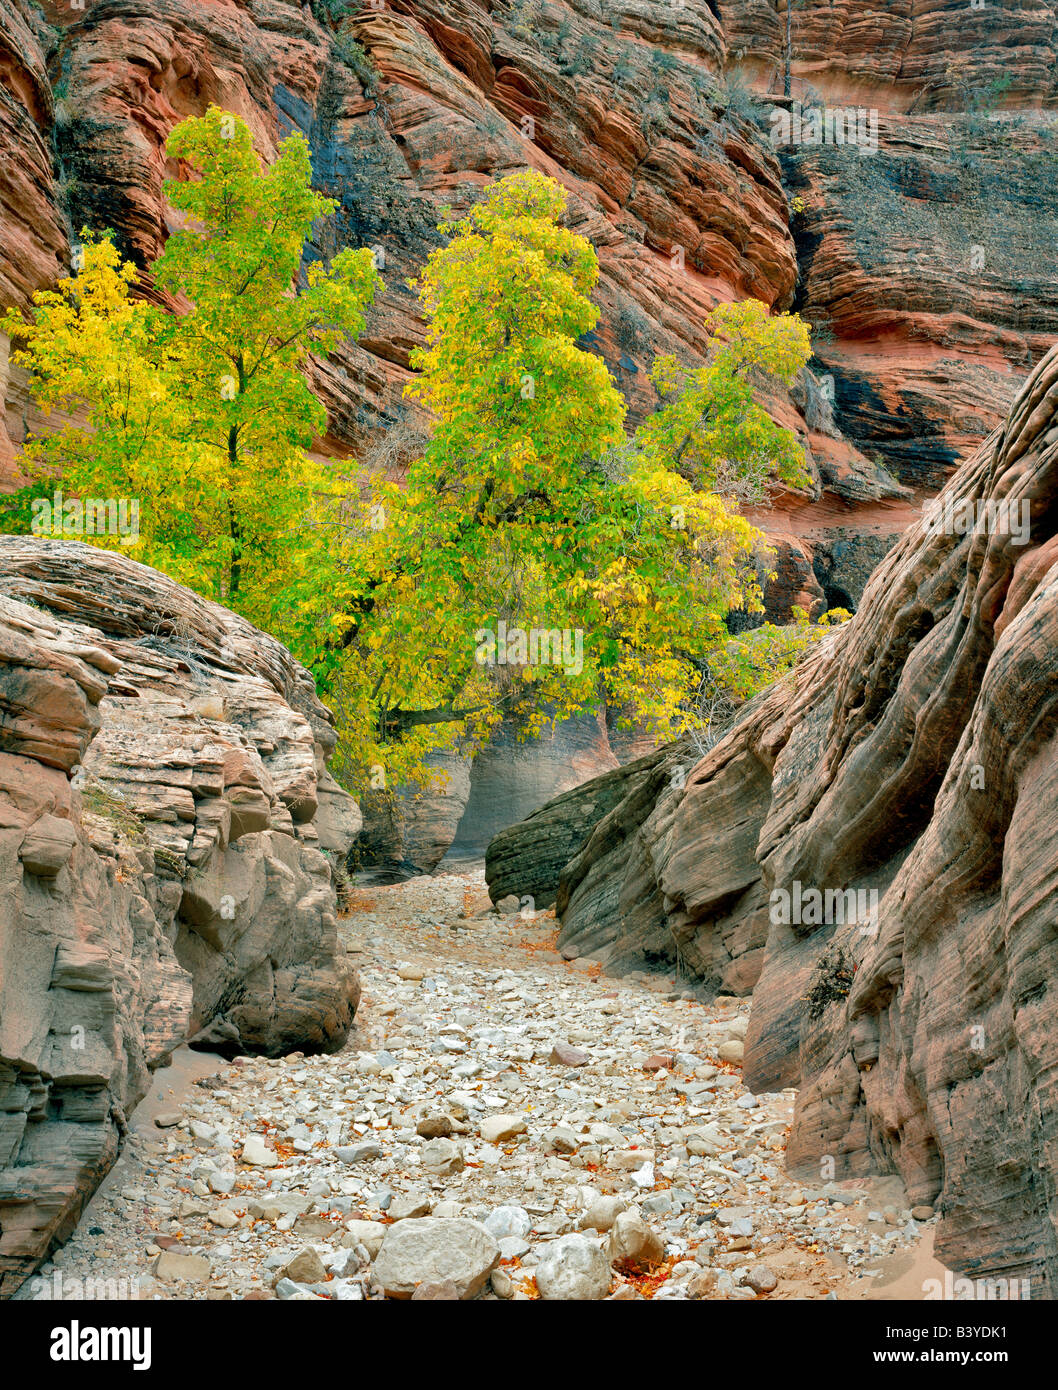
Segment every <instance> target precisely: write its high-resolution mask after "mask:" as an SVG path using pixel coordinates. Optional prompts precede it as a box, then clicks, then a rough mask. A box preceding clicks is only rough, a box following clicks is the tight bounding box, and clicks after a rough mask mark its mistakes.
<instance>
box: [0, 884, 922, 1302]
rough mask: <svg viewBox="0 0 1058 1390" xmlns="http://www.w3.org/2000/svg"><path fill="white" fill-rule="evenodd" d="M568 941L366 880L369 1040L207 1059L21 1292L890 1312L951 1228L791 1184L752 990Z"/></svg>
mask: <svg viewBox="0 0 1058 1390" xmlns="http://www.w3.org/2000/svg"><path fill="white" fill-rule="evenodd" d="M555 927H556V924H555V922H554V919H553V917H552V916H551V915H550V914H548V915H543V914H541V915H538V916H537V917H536V918H535V920H529V919H525V918H522V917H517V916H501V915H499V914H497V913H495V912H493V911H490V910H489V902H488V897H487V894H486V892H485V887H484V877H483V875H482V873H481V872H480V870H478V871H474V872H468V873H466V874H460V875H457V874H451V875H444V876H439V877H435V878H421V879H415V880H412V881H411V882H409V883H406V884H402V885H398V886H394V887H379V888H362V889H358V890H357V891H356V892H355V893H354V895H353V899H352V903H351V907H350V911H349V913H348V915H347V916H346V917H345V918H344V919H343V921H342V924H341V929H342V934H343V938H344V940H345V942H346V945H347V948H348V950H349V951H350V952H351V953H352V954H353V958H354V960H355V962H356V964H357V966H358V968H359V969H360V972H361V977H362V981H363V1000H362V1004H361V1008H360V1011H359V1013H358V1015H357V1027H356V1032H355V1035H354V1036H353V1037H351V1038H350V1040H349V1043H348V1045H347V1046H346V1048H345V1049H344V1050H343V1051H341V1052H339V1053H336V1054H334V1055H332V1056H314V1057H304V1056H301V1055H294V1056H291V1057H283V1058H279V1059H275V1060H269V1059H263V1058H244V1059H238V1060H237V1061H236V1062H234V1063H227V1062H224V1061H222V1060H221V1059H219V1058H214V1057H208V1056H205V1055H203V1054H192V1053H186V1052H182V1053H181V1054H180V1055H179V1056H178V1058H177V1059H176V1063H175V1065H174V1067H172V1068H169V1069H167V1070H166V1071H164V1072H160V1073H159V1074H158V1076H157V1077H156V1079H155V1085H154V1087H153V1088H152V1092H151V1095H150V1096H149V1097H148V1099H147V1100H146V1101H145V1102H144V1104H143V1105H141V1106H140V1107H139V1109H138V1110H137V1111H136V1114H135V1115H134V1117H133V1122H132V1128H131V1132H130V1135H129V1140H128V1143H127V1145H126V1147H125V1150H124V1152H123V1155H122V1157H121V1159H120V1160H119V1162H118V1164H117V1165H116V1166H115V1168H114V1169H113V1170H112V1172H111V1173H110V1174H109V1175H108V1177H107V1179H106V1181H105V1182H104V1184H103V1185H102V1187H101V1188H100V1189H99V1191H98V1192H97V1193H96V1195H95V1196H94V1198H93V1199H92V1201H91V1203H90V1204H89V1206H88V1208H87V1210H86V1212H85V1215H84V1217H83V1218H82V1220H81V1222H80V1224H79V1226H78V1228H77V1230H76V1232H75V1234H74V1236H73V1238H72V1239H71V1240H70V1242H69V1243H68V1244H67V1245H66V1246H65V1247H64V1248H63V1249H61V1250H59V1251H58V1252H56V1254H55V1256H54V1257H53V1260H52V1262H51V1263H50V1264H48V1265H46V1266H45V1267H44V1269H43V1270H42V1271H41V1275H40V1276H39V1277H38V1278H37V1279H35V1280H30V1281H29V1282H27V1284H26V1285H25V1286H24V1287H23V1289H22V1290H21V1291H20V1293H19V1295H18V1297H38V1298H41V1297H56V1296H61V1297H68V1298H77V1297H83V1296H86V1295H87V1296H90V1297H91V1296H96V1297H99V1296H110V1297H115V1296H117V1297H120V1296H135V1297H139V1298H151V1299H156V1298H160V1299H244V1298H253V1299H262V1298H269V1299H272V1298H278V1299H281V1300H283V1299H298V1300H311V1299H334V1300H340V1301H347V1300H354V1301H355V1300H363V1299H368V1300H370V1299H375V1298H384V1297H386V1296H393V1297H409V1296H411V1295H412V1294H413V1293H414V1294H415V1297H417V1298H456V1297H464V1298H465V1297H474V1296H480V1297H483V1298H485V1299H490V1298H501V1299H511V1298H513V1299H538V1298H544V1299H551V1300H553V1299H580V1298H591V1299H598V1298H606V1297H609V1298H618V1299H638V1298H656V1299H657V1298H660V1299H673V1298H674V1299H762V1300H767V1299H788V1298H810V1299H823V1298H838V1299H842V1298H861V1297H864V1296H865V1295H866V1296H870V1295H872V1294H873V1293H874V1292H875V1290H877V1293H878V1295H880V1296H882V1297H884V1296H885V1293H884V1289H885V1286H886V1284H887V1283H888V1282H890V1281H891V1280H893V1279H895V1278H896V1277H897V1276H899V1275H900V1274H906V1272H907V1270H908V1269H909V1267H912V1266H913V1265H914V1262H915V1261H916V1259H917V1256H918V1252H919V1248H920V1237H921V1236H922V1235H924V1234H926V1232H925V1231H924V1230H923V1228H922V1225H921V1223H922V1222H923V1221H927V1220H929V1217H930V1213H929V1212H928V1211H927V1210H923V1209H916V1211H915V1213H914V1216H912V1213H911V1212H910V1211H909V1210H908V1208H907V1206H906V1200H905V1198H904V1197H903V1193H902V1189H901V1188H900V1185H899V1182H898V1181H897V1180H895V1179H885V1180H878V1181H876V1182H874V1183H871V1184H868V1183H865V1182H849V1183H837V1184H834V1183H827V1182H825V1181H823V1180H822V1179H820V1180H818V1181H815V1182H812V1181H807V1182H806V1181H804V1180H794V1179H793V1178H790V1177H788V1176H787V1174H786V1172H785V1167H784V1145H785V1137H786V1130H787V1126H788V1124H789V1120H790V1116H791V1113H792V1108H793V1096H792V1093H790V1092H786V1093H783V1094H774V1095H760V1096H754V1095H751V1094H749V1093H748V1092H747V1091H746V1089H745V1087H744V1086H743V1084H742V1077H741V1069H740V1067H739V1064H738V1063H739V1058H740V1056H741V1040H742V1038H743V1037H744V1035H745V1030H746V1023H747V1019H748V1013H749V1004H748V1001H742V1000H734V999H718V1000H716V1001H715V1002H714V1003H712V1004H702V1003H701V1002H699V1001H697V1000H696V999H694V998H692V997H687V996H685V995H684V993H683V991H682V990H681V989H679V988H678V987H677V986H676V985H675V983H674V981H673V980H672V979H671V978H670V979H667V980H666V979H660V978H658V977H635V978H631V979H629V978H626V979H623V980H620V981H615V980H609V979H605V978H598V977H597V970H598V967H597V966H593V965H591V964H590V963H587V962H566V961H563V960H562V959H561V957H560V956H559V955H558V954H557V953H556V952H555V950H554V949H553V941H554V934H555ZM88 1281H91V1282H88Z"/></svg>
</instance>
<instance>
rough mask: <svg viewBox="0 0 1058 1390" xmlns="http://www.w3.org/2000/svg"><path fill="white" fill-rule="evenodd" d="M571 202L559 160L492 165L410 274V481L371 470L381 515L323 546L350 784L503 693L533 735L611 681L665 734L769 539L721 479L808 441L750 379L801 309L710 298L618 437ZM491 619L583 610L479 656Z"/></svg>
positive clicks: (588, 704) (762, 371)
mask: <svg viewBox="0 0 1058 1390" xmlns="http://www.w3.org/2000/svg"><path fill="white" fill-rule="evenodd" d="M564 210H565V197H564V194H563V193H562V190H561V189H560V188H559V186H558V185H557V184H555V183H554V181H552V180H550V179H545V178H543V177H542V176H540V175H538V174H534V173H529V174H520V175H513V176H510V177H508V178H505V179H503V180H501V181H500V182H498V183H496V184H494V185H493V186H492V187H491V188H490V189H489V190H488V191H487V192H486V194H485V197H484V198H483V199H482V201H481V202H480V203H479V204H478V205H477V206H475V207H474V208H473V209H472V211H471V212H470V213H469V214H468V215H467V216H466V217H464V218H462V219H458V220H453V221H449V222H447V223H445V224H444V226H443V230H444V232H445V234H446V235H447V236H448V237H449V238H450V239H449V241H448V244H447V245H446V246H445V247H443V248H442V249H441V250H439V251H437V252H435V253H434V254H433V255H432V256H431V257H430V260H429V262H428V263H427V266H426V268H425V270H424V272H423V274H422V275H421V277H420V279H419V281H418V282H417V286H418V289H419V292H420V296H421V300H422V304H423V309H424V312H425V315H426V318H427V323H428V332H427V342H426V346H425V347H424V348H423V349H421V350H420V351H419V352H418V353H417V354H416V355H415V357H414V359H413V365H415V366H417V367H418V368H419V369H420V376H419V378H418V379H417V380H416V381H415V382H413V383H412V384H411V385H410V386H409V387H408V392H409V395H411V396H412V397H414V398H416V399H418V400H419V401H420V402H421V404H423V405H424V406H426V407H427V408H428V409H429V410H430V411H431V412H432V413H433V415H434V418H435V420H436V424H435V428H434V431H433V434H432V435H431V437H430V440H429V443H428V444H427V446H426V448H425V450H424V451H423V454H422V457H421V458H419V459H417V460H416V461H414V462H413V463H412V465H411V467H410V468H409V471H408V474H407V478H406V482H405V486H404V488H403V489H398V488H396V487H393V486H387V485H386V484H384V483H381V482H378V481H376V482H375V483H374V484H373V486H372V488H371V490H370V494H369V497H368V499H367V502H366V505H367V506H369V507H370V508H373V509H374V511H375V515H382V516H384V517H385V523H384V527H383V529H382V530H381V531H380V532H378V533H375V535H372V534H371V530H370V523H369V522H368V521H366V520H365V519H364V513H363V512H362V513H361V514H360V520H359V522H358V523H352V522H348V521H347V524H346V526H345V529H344V532H343V534H342V537H341V540H340V542H336V543H335V544H333V545H332V546H331V547H330V549H331V551H332V552H333V553H335V554H340V555H342V557H343V560H342V566H341V567H342V569H343V572H344V574H345V577H346V584H345V588H344V590H343V593H344V600H343V603H342V611H340V612H339V613H338V614H337V615H336V616H335V617H334V619H333V621H334V624H335V627H336V628H337V629H338V630H339V632H340V636H339V637H338V638H337V639H336V643H335V645H336V646H338V647H339V648H340V649H341V650H342V651H343V652H346V653H348V654H349V657H350V658H351V659H343V660H342V661H341V662H340V663H338V664H337V665H336V666H335V667H334V668H333V670H332V687H333V691H334V699H335V702H336V703H337V705H338V707H339V709H340V711H341V712H342V722H343V724H346V725H347V726H350V727H355V728H356V729H358V730H359V731H360V734H361V736H360V738H359V739H358V740H357V741H356V742H355V745H354V746H353V747H352V748H351V749H350V748H349V745H348V744H347V745H346V747H347V750H348V751H347V758H348V760H349V761H348V763H347V767H346V771H347V774H348V775H350V776H352V777H353V778H354V779H355V780H358V781H360V782H363V781H364V780H366V779H367V776H368V773H369V770H370V769H371V768H373V767H374V768H384V769H385V770H386V774H387V776H388V778H389V780H390V781H402V780H404V779H406V778H408V777H409V776H412V775H414V774H415V773H416V771H421V769H422V760H423V758H424V757H425V756H427V755H428V754H429V752H430V751H431V750H436V749H438V748H441V747H444V746H445V745H446V744H447V743H449V742H450V741H451V739H452V738H453V737H454V736H455V735H456V734H457V733H462V734H463V736H464V738H465V739H469V740H470V741H472V742H473V741H475V740H479V739H482V738H484V737H485V736H487V734H488V732H489V730H490V729H491V728H492V727H493V726H494V725H495V723H496V722H497V720H498V719H500V718H501V717H502V716H503V715H504V714H513V715H515V716H516V717H517V718H518V719H519V720H520V721H522V723H523V726H524V727H525V728H526V729H527V730H528V731H529V732H530V733H534V732H538V731H539V729H540V728H542V727H543V725H544V724H545V723H546V722H547V719H548V718H549V717H555V718H560V717H564V716H565V715H568V714H571V713H574V712H576V711H578V710H583V709H591V708H595V707H597V706H598V705H599V704H600V703H601V702H602V701H606V702H607V703H609V704H610V705H611V706H613V707H616V708H621V709H622V710H625V711H626V712H627V717H628V718H629V720H631V721H634V722H636V723H637V724H638V725H639V726H640V727H645V728H647V729H649V730H653V731H654V732H656V733H658V734H659V735H664V736H668V735H670V734H671V733H673V732H674V731H678V730H679V729H681V728H684V727H690V726H693V725H695V723H696V722H697V721H698V718H699V716H698V713H697V712H696V709H695V705H694V699H693V695H694V691H695V690H696V689H697V687H698V685H699V683H700V680H701V664H702V662H703V661H704V660H705V658H706V657H707V655H708V654H709V653H710V652H712V651H714V650H716V649H717V647H718V644H723V643H725V642H726V641H727V638H728V634H727V629H726V627H725V625H724V617H725V615H726V614H727V612H729V611H730V610H731V609H732V608H746V609H748V610H749V611H754V612H759V611H760V608H761V603H760V589H759V585H758V582H757V579H756V574H755V571H754V568H753V562H754V557H755V555H756V553H757V551H758V550H759V549H760V547H761V545H762V544H763V537H762V536H761V534H760V533H759V532H758V531H756V530H755V529H754V528H753V527H752V526H750V525H749V524H748V523H747V522H746V521H745V520H744V519H743V518H742V517H741V516H739V515H738V513H737V510H736V507H735V505H734V501H733V500H732V499H733V495H734V491H736V490H737V489H736V487H735V485H736V483H738V482H739V481H741V482H742V483H743V484H749V483H751V482H752V483H753V485H754V487H756V485H757V478H756V475H757V472H758V471H759V469H760V468H762V467H763V466H764V461H765V458H766V455H767V451H768V449H769V448H770V449H771V450H772V451H773V462H774V464H775V466H776V468H777V469H778V471H779V473H780V475H781V476H783V477H789V478H792V479H794V480H800V479H801V477H802V473H801V471H800V470H801V466H802V463H803V456H802V455H801V453H800V450H799V449H798V448H797V446H796V444H795V443H794V441H793V440H792V438H791V436H789V434H788V432H785V431H781V430H779V429H778V428H777V427H775V426H774V425H772V423H771V421H770V420H769V419H768V417H767V416H766V414H765V413H764V412H763V410H762V409H761V408H760V407H759V406H757V405H756V403H755V402H754V400H753V397H752V391H751V387H750V381H751V379H752V378H754V377H756V376H763V375H771V376H774V377H776V378H777V379H779V380H781V381H784V382H786V381H789V380H790V379H792V376H793V374H794V373H795V372H796V371H797V370H798V369H799V368H800V366H801V365H803V363H804V361H805V360H806V358H807V353H808V346H807V335H806V333H805V330H804V326H803V325H800V324H799V323H798V321H796V320H795V319H793V318H792V317H791V316H785V315H784V316H779V317H778V318H776V319H774V320H770V319H768V317H767V314H766V311H765V310H764V306H763V305H756V304H753V303H750V304H749V305H746V306H725V307H724V308H723V309H721V310H719V311H718V312H717V314H716V315H715V316H714V319H713V322H712V325H711V326H712V328H713V330H714V345H713V350H712V353H711V357H710V362H709V363H708V364H707V366H706V367H704V368H701V369H697V370H695V371H691V372H686V373H683V372H680V370H679V369H678V368H677V367H676V365H675V364H674V363H672V362H671V361H669V360H668V359H665V360H663V361H661V362H659V363H658V364H657V366H656V368H655V377H656V379H657V380H658V381H659V382H660V383H661V385H662V387H663V389H664V391H665V393H666V396H667V397H668V399H667V400H666V402H665V404H664V405H663V407H662V409H661V410H660V411H659V412H658V414H657V415H656V416H655V417H653V419H652V420H651V421H650V422H648V423H647V425H645V426H643V427H641V429H640V430H639V431H637V432H636V434H635V435H634V436H633V438H632V439H630V440H629V439H628V438H626V436H625V433H624V429H623V421H624V403H623V401H622V399H621V397H620V395H619V394H618V392H617V390H616V388H615V386H614V384H613V381H612V380H611V378H610V375H609V372H608V371H607V369H606V367H605V365H604V364H603V363H602V362H601V361H600V360H599V359H598V358H597V357H594V356H592V355H591V354H589V353H587V352H585V351H583V350H582V349H581V348H579V347H578V346H577V339H578V338H580V337H581V335H583V334H584V333H585V332H587V331H589V330H590V329H592V328H593V327H594V325H595V323H596V320H597V316H598V314H597V310H596V309H595V307H594V305H593V304H592V303H591V300H590V298H589V296H590V292H591V290H592V289H593V288H594V286H595V284H596V281H597V277H598V263H597V259H596V256H595V252H594V250H593V249H592V247H591V246H590V245H589V244H588V243H587V242H586V241H585V240H584V239H583V238H581V237H578V236H576V235H574V234H573V233H571V232H569V231H568V230H567V229H566V228H565V227H563V226H562V225H561V219H562V216H563V213H564ZM725 489H726V490H727V492H729V493H731V498H729V497H728V496H726V495H725ZM758 490H759V489H758ZM322 616H323V615H321V618H322ZM500 621H503V622H504V623H506V624H507V625H508V627H518V628H520V629H522V630H523V631H526V632H529V631H532V630H536V631H538V632H539V631H547V632H555V633H567V634H571V633H574V632H577V631H579V632H580V633H581V634H582V636H583V659H582V662H580V663H570V662H568V661H565V662H563V663H562V664H561V665H558V664H548V663H544V662H538V663H537V664H535V665H534V664H524V665H520V664H514V665H508V666H506V667H490V666H488V665H484V664H482V662H481V648H482V636H483V634H488V633H490V632H495V631H496V630H497V628H498V624H499V622H500ZM806 640H807V639H806ZM796 645H797V643H796V640H795V641H794V642H793V643H790V644H789V645H788V647H787V648H784V649H783V651H782V652H781V653H780V652H779V651H778V648H779V646H780V643H779V639H775V641H774V642H773V647H774V648H775V655H776V660H777V662H778V664H779V665H781V659H780V658H781V657H782V656H787V655H788V656H789V657H790V659H792V653H793V650H794V647H795V646H796ZM803 645H804V642H802V643H801V647H803ZM732 663H733V664H734V658H732ZM743 679H744V678H743Z"/></svg>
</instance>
